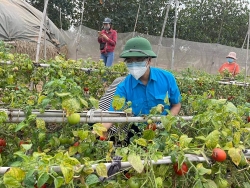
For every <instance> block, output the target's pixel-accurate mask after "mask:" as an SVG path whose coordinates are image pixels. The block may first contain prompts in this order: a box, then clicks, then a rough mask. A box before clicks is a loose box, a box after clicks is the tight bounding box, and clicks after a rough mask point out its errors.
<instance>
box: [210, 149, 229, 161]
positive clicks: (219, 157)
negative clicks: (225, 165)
mask: <svg viewBox="0 0 250 188" xmlns="http://www.w3.org/2000/svg"><path fill="white" fill-rule="evenodd" d="M212 158H213V159H214V160H215V161H218V162H222V161H225V160H226V158H227V154H226V152H225V151H224V150H222V149H220V148H214V149H213V153H212Z"/></svg>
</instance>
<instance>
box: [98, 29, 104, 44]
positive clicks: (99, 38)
mask: <svg viewBox="0 0 250 188" xmlns="http://www.w3.org/2000/svg"><path fill="white" fill-rule="evenodd" d="M102 33H103V32H102V31H100V32H98V39H97V40H98V42H99V43H101V42H103V40H102Z"/></svg>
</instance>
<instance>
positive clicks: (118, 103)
mask: <svg viewBox="0 0 250 188" xmlns="http://www.w3.org/2000/svg"><path fill="white" fill-rule="evenodd" d="M124 104H125V98H124V97H120V96H118V95H115V96H113V100H112V107H113V108H114V109H115V110H121V109H122V107H123V106H124Z"/></svg>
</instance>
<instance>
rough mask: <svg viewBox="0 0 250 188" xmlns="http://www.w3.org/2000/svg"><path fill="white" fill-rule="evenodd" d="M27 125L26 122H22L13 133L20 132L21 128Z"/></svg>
mask: <svg viewBox="0 0 250 188" xmlns="http://www.w3.org/2000/svg"><path fill="white" fill-rule="evenodd" d="M28 125H29V124H28V123H26V121H22V122H21V123H19V124H18V125H17V127H16V129H15V132H17V131H20V130H21V129H22V128H24V127H27V126H28Z"/></svg>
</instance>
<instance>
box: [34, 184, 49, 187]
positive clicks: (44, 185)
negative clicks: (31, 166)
mask: <svg viewBox="0 0 250 188" xmlns="http://www.w3.org/2000/svg"><path fill="white" fill-rule="evenodd" d="M46 187H47V186H46V184H43V185H42V186H41V187H40V188H46ZM34 188H38V186H37V184H35V185H34Z"/></svg>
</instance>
